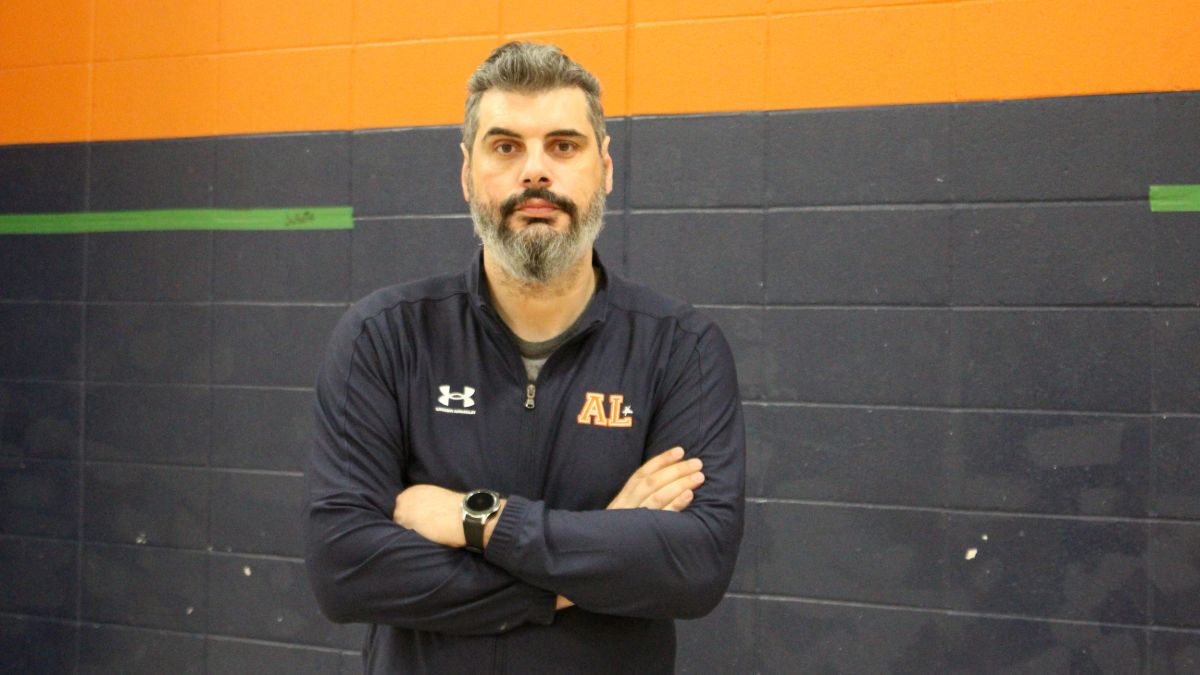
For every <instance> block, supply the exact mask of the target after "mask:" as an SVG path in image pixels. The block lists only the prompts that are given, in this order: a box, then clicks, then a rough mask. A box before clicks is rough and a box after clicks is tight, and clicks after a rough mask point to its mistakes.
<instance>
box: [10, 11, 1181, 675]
mask: <svg viewBox="0 0 1200 675" xmlns="http://www.w3.org/2000/svg"><path fill="white" fill-rule="evenodd" d="M1189 3H1191V0H1152V1H1150V2H1146V3H1128V2H1122V1H1120V0H1097V1H1092V0H1087V1H1085V0H1070V1H1069V2H1067V1H1063V0H987V1H979V0H971V1H962V2H959V1H954V2H950V1H940V0H939V1H930V2H916V3H896V2H892V0H770V1H768V0H744V1H742V0H739V1H738V2H729V0H726V1H725V2H720V3H711V2H687V3H680V2H673V1H669V0H634V2H631V3H628V4H625V3H608V2H582V3H572V5H571V6H570V7H569V8H568V7H566V6H565V5H564V6H563V7H562V8H560V9H554V8H548V9H545V10H543V9H539V10H538V11H530V10H529V6H528V5H527V4H522V3H515V2H509V1H508V0H502V1H501V0H494V1H491V2H474V1H472V2H457V1H456V0H449V1H448V2H443V3H439V4H438V5H437V6H433V5H430V6H421V5H419V4H413V3H390V2H383V1H381V0H356V2H354V3H345V2H341V0H303V1H302V2H299V3H293V5H294V7H293V11H292V12H291V13H289V14H287V15H286V16H280V15H279V14H278V12H277V11H276V5H275V4H274V3H269V2H266V1H265V0H262V1H258V0H255V1H251V0H244V1H242V2H239V3H233V2H217V1H216V0H188V1H187V2H179V3H144V2H141V1H140V0H70V1H69V2H62V3H51V4H52V5H53V7H50V6H43V4H42V3H35V2H33V0H14V1H13V2H7V3H3V4H2V5H0V93H3V94H4V96H3V98H4V100H5V105H4V106H0V215H4V214H28V213H73V212H86V211H113V210H140V209H171V208H209V207H213V208H216V207H225V208H255V207H292V206H298V205H304V206H320V205H334V206H336V205H351V206H353V209H354V228H353V229H352V230H326V231H306V232H208V231H199V232H140V233H135V232H123V233H103V234H70V235H54V236H47V235H20V236H7V235H6V236H0V570H2V572H0V575H2V576H0V655H2V656H0V670H8V671H13V672H22V673H58V672H66V673H71V672H122V673H139V672H148V673H160V672H180V673H185V672H209V673H245V672H256V673H272V672H279V673H308V672H311V673H337V672H344V673H352V672H359V671H360V670H361V667H360V664H359V661H358V657H357V650H358V648H359V643H360V640H361V635H362V631H361V629H360V628H359V627H355V626H335V625H333V624H330V623H328V622H327V621H325V620H324V619H323V618H322V617H321V616H320V615H319V614H318V612H317V610H316V607H315V603H314V602H313V601H312V599H311V598H310V596H309V592H308V588H307V582H306V581H305V579H304V578H303V569H302V562H301V559H300V557H299V556H300V555H301V549H300V542H299V535H298V522H297V517H298V513H299V504H300V501H301V498H302V487H303V474H302V471H303V458H304V455H305V452H306V450H307V443H308V437H309V427H310V424H311V422H310V406H311V398H312V390H311V385H312V381H313V377H314V368H315V364H316V362H317V359H318V357H319V354H320V353H321V350H322V349H323V348H324V344H325V340H326V338H327V335H328V332H329V331H330V329H331V328H332V326H333V323H334V321H335V320H336V318H337V317H338V316H339V314H340V313H341V312H342V311H343V310H344V308H345V307H346V305H347V304H348V303H349V302H351V301H352V300H354V299H356V298H358V297H361V296H362V295H364V294H365V293H367V292H369V291H370V290H373V289H374V288H377V287H379V286H383V285H386V284H391V283H397V282H400V281H404V280H408V279H415V278H419V277H422V276H426V275H429V274H433V273H440V272H444V271H447V270H452V269H456V268H460V267H462V266H465V264H466V262H467V260H468V259H469V257H470V256H471V255H472V254H473V252H474V251H475V250H476V249H475V247H476V244H475V242H474V239H473V236H472V233H471V228H470V223H469V220H468V219H467V217H466V210H465V207H464V205H463V203H462V200H461V195H460V194H459V188H458V159H457V157H458V150H457V142H458V140H457V139H458V129H457V128H456V127H454V126H448V125H452V124H454V123H456V122H457V120H458V116H459V115H460V110H461V99H462V87H461V83H462V81H463V80H464V79H465V77H466V74H467V73H468V72H469V70H470V69H471V68H472V67H474V65H475V64H476V63H477V62H478V61H479V60H480V59H481V58H482V57H483V55H485V54H486V52H487V50H488V49H490V48H491V47H492V46H494V45H495V44H498V43H499V42H500V41H502V40H504V39H508V38H512V37H527V38H530V39H538V40H546V41H553V42H558V43H560V44H562V45H563V46H564V47H565V48H566V49H567V51H568V52H569V53H571V54H572V55H574V56H576V57H577V58H579V59H580V60H581V61H583V62H584V63H585V64H586V65H588V66H589V67H591V68H592V69H593V70H595V71H596V72H597V73H598V74H599V75H600V76H601V78H602V79H603V80H604V83H605V85H606V97H605V102H606V105H607V110H608V112H609V114H610V115H612V116H613V117H612V120H611V122H610V127H609V128H610V131H611V133H612V134H613V137H614V138H613V154H614V158H615V160H616V164H617V181H616V182H617V186H616V190H615V191H614V194H613V195H612V196H611V198H610V200H609V215H608V216H607V225H606V229H605V231H604V233H603V234H602V236H601V240H600V242H599V245H598V248H599V251H600V255H601V257H602V259H603V260H604V261H605V263H606V264H607V265H609V266H610V268H611V269H613V270H614V271H615V272H617V273H620V274H625V275H626V276H629V277H631V278H633V279H636V280H638V281H642V282H645V283H648V284H651V285H653V286H655V287H657V288H659V289H662V290H664V291H666V292H669V293H672V294H674V295H677V296H680V297H683V298H686V299H688V300H690V301H691V302H693V303H695V304H697V305H699V306H700V307H701V308H702V309H703V311H705V312H707V313H709V314H710V315H712V316H713V317H715V318H716V319H717V320H718V321H719V322H720V323H721V325H722V326H723V328H724V330H725V332H726V334H727V336H728V337H729V339H730V341H731V343H732V344H733V346H734V349H735V352H736V357H737V359H738V363H739V374H740V379H741V385H742V391H743V396H744V399H745V412H746V420H747V432H748V444H749V450H748V452H749V455H748V461H749V483H748V497H749V502H750V503H749V509H748V523H747V525H748V531H747V536H746V540H745V542H744V544H743V547H742V550H741V552H740V559H739V567H738V571H737V574H736V577H735V579H734V582H733V585H732V587H731V588H730V592H729V593H728V594H727V596H726V598H725V600H724V601H723V602H722V604H721V605H720V607H718V609H717V610H716V612H714V613H713V615H711V616H710V617H707V618H705V619H702V620H698V621H689V622H680V625H679V629H680V649H679V670H680V671H681V672H696V673H708V672H762V673H793V672H801V673H804V672H840V673H870V672H892V673H928V672H938V671H945V672H962V673H979V672H1037V673H1047V672H1118V673H1156V674H1157V673H1188V672H1196V671H1197V670H1200V610H1198V609H1197V607H1200V602H1197V598H1198V597H1200V506H1198V505H1200V501H1198V499H1197V498H1198V497H1200V478H1197V477H1196V476H1198V475H1200V346H1198V345H1200V339H1198V338H1200V272H1197V269H1198V268H1200V264H1198V261H1200V214H1196V213H1176V214H1165V213H1151V212H1150V211H1149V208H1148V204H1147V199H1146V194H1147V188H1148V186H1149V185H1151V184H1159V183H1195V182H1197V175H1198V174H1200V161H1198V160H1197V157H1200V93H1197V92H1196V91H1195V90H1196V89H1198V88H1200V66H1198V64H1200V60H1198V59H1200V52H1197V51H1196V48H1195V44H1196V43H1195V41H1194V39H1192V36H1193V35H1194V32H1195V28H1197V20H1198V19H1196V18H1194V13H1192V12H1189V10H1190V4H1189ZM1163 16H1169V17H1174V19H1173V20H1171V21H1164V20H1160V19H1159V18H1158V17H1163ZM731 54H735V55H737V57H736V58H730V56H729V55H731ZM397 73H403V74H404V75H405V77H403V78H399V79H398V78H397V77H396V74H397ZM314 92H315V93H314ZM1056 97H1058V98H1056ZM994 99H1006V100H994ZM881 104H904V105H881ZM686 113H705V114H695V115H693V114H686ZM439 125H443V126H439ZM283 132H287V133H283Z"/></svg>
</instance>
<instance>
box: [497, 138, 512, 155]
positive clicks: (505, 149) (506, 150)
mask: <svg viewBox="0 0 1200 675" xmlns="http://www.w3.org/2000/svg"><path fill="white" fill-rule="evenodd" d="M492 148H493V149H494V150H495V151H496V153H497V154H501V155H511V154H513V153H514V152H516V151H517V144H516V143H513V142H512V141H500V142H499V143H496V144H495V145H494V146H492Z"/></svg>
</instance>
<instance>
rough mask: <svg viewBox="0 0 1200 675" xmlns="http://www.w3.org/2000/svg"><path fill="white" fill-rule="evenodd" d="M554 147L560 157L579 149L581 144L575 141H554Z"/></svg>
mask: <svg viewBox="0 0 1200 675" xmlns="http://www.w3.org/2000/svg"><path fill="white" fill-rule="evenodd" d="M552 147H553V148H554V151H555V152H557V153H558V154H560V155H569V154H571V153H573V152H575V151H576V150H578V149H579V144H578V143H575V142H574V141H554V143H553V144H552Z"/></svg>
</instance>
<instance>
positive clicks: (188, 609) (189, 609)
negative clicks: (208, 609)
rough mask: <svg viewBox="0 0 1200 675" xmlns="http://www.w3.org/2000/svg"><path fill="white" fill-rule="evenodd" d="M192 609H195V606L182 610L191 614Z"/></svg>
mask: <svg viewBox="0 0 1200 675" xmlns="http://www.w3.org/2000/svg"><path fill="white" fill-rule="evenodd" d="M194 611H196V608H195V607H188V608H187V609H186V610H184V612H185V613H186V614H187V615H188V616H191V615H192V612H194Z"/></svg>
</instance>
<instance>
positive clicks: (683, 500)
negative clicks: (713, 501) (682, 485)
mask: <svg viewBox="0 0 1200 675" xmlns="http://www.w3.org/2000/svg"><path fill="white" fill-rule="evenodd" d="M695 495H696V493H694V492H692V491H691V490H684V491H683V492H680V493H679V496H678V497H676V498H675V499H672V500H671V503H670V504H667V505H666V506H664V507H663V508H662V510H663V511H674V512H676V513H678V512H680V511H682V510H684V509H686V508H687V507H688V505H689V504H691V503H692V498H693V497H695Z"/></svg>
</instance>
